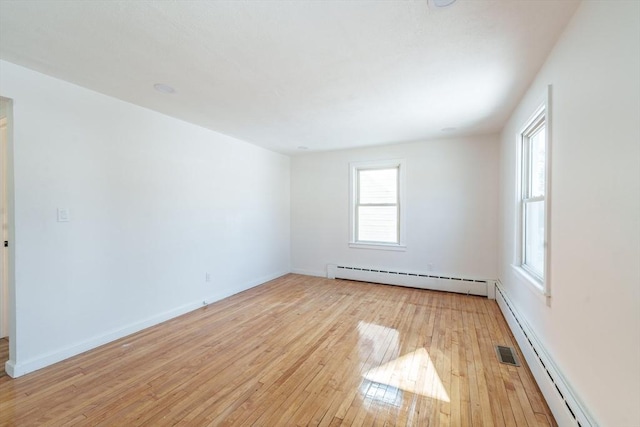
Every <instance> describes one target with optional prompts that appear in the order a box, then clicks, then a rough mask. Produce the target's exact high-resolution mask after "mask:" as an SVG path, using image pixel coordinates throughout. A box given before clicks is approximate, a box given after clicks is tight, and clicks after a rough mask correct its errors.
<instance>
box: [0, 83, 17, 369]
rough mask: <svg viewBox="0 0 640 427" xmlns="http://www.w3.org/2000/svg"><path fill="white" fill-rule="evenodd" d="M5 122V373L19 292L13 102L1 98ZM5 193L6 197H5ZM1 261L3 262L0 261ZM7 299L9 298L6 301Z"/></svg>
mask: <svg viewBox="0 0 640 427" xmlns="http://www.w3.org/2000/svg"><path fill="white" fill-rule="evenodd" d="M0 103H1V110H2V114H1V115H2V121H3V122H4V123H3V124H4V126H5V129H6V132H5V135H6V140H5V144H4V147H2V146H0V173H1V174H2V178H3V179H2V181H4V186H3V188H0V199H2V200H0V206H2V205H4V206H3V208H4V212H5V215H6V224H7V227H6V230H3V232H2V233H1V234H3V236H2V237H3V239H2V241H1V242H0V244H2V243H4V240H7V241H8V242H9V247H8V248H6V249H5V248H4V247H2V250H3V254H2V255H3V256H4V257H5V258H4V259H6V264H3V267H5V268H3V271H6V273H4V274H3V276H4V277H0V292H2V293H3V294H2V302H3V304H2V307H0V311H2V313H1V314H0V315H1V316H2V319H0V323H2V328H3V331H2V332H3V334H2V335H5V334H4V332H6V335H5V336H8V337H9V361H8V362H7V364H6V365H5V370H7V369H9V370H10V367H11V366H13V364H12V363H11V361H15V359H16V349H17V343H16V289H15V213H14V212H15V209H14V171H13V100H12V99H10V98H5V97H2V96H0ZM2 193H4V194H2ZM0 261H2V259H0ZM5 297H6V298H5Z"/></svg>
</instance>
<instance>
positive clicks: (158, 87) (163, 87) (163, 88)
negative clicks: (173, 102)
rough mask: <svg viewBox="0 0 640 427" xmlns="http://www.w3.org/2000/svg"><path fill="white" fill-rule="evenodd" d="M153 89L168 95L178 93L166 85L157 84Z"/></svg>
mask: <svg viewBox="0 0 640 427" xmlns="http://www.w3.org/2000/svg"><path fill="white" fill-rule="evenodd" d="M153 88H154V89H155V90H157V91H158V92H160V93H167V94H170V93H176V90H175V89H174V88H172V87H171V86H169V85H166V84H164V83H156V84H154V85H153Z"/></svg>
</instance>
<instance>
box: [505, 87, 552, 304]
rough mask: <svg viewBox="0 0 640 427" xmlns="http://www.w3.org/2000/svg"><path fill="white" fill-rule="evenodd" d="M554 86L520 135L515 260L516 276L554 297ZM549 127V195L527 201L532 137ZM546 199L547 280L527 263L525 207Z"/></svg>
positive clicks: (546, 156)
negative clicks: (552, 221)
mask: <svg viewBox="0 0 640 427" xmlns="http://www.w3.org/2000/svg"><path fill="white" fill-rule="evenodd" d="M550 96H551V86H548V87H547V89H546V91H545V93H544V96H543V100H542V102H541V103H540V104H539V105H538V107H537V108H536V109H535V111H534V113H533V114H532V115H531V116H530V117H529V119H528V120H527V121H526V122H525V124H524V126H523V127H522V129H521V130H520V132H518V135H517V155H516V198H515V200H516V215H515V217H516V230H515V237H516V238H515V260H514V263H513V268H514V270H515V271H516V273H517V274H518V275H519V276H520V277H521V278H522V279H523V280H524V282H525V283H526V284H528V285H530V286H531V287H532V288H533V289H535V290H536V291H537V293H539V294H540V295H543V296H544V297H546V298H550V297H551V280H550V279H551V278H550V266H549V261H550V244H549V243H550V236H551V233H550V231H551V223H550V216H551V215H550V212H551V203H550V201H551V120H550V116H551V115H550ZM541 126H544V127H545V144H546V147H545V194H544V196H542V197H534V198H526V197H525V196H527V194H526V191H525V186H526V185H528V183H529V176H528V175H529V171H528V168H527V167H526V166H525V162H526V161H527V160H528V158H527V156H528V155H529V149H528V148H527V147H526V146H527V145H528V143H529V137H530V136H532V135H533V134H535V133H536V131H537V130H538V129H539V128H540V127H541ZM540 200H544V271H543V277H540V276H539V275H537V274H535V273H534V272H533V271H532V270H531V269H529V268H527V266H526V265H525V264H524V245H525V240H524V233H525V209H524V208H525V205H526V204H527V203H529V202H535V201H540Z"/></svg>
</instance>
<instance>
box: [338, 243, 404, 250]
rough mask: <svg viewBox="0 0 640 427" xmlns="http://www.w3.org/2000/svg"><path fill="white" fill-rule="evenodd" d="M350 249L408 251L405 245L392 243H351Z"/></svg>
mask: <svg viewBox="0 0 640 427" xmlns="http://www.w3.org/2000/svg"><path fill="white" fill-rule="evenodd" d="M349 247H350V248H354V249H375V250H379V251H401V252H404V251H406V250H407V247H406V246H405V245H396V244H392V243H357V242H349Z"/></svg>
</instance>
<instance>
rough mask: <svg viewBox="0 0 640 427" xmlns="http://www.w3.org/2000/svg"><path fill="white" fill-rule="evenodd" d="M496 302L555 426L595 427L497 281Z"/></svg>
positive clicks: (595, 424)
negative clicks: (547, 406) (554, 420)
mask: <svg viewBox="0 0 640 427" xmlns="http://www.w3.org/2000/svg"><path fill="white" fill-rule="evenodd" d="M496 301H497V303H498V306H499V307H500V310H501V311H502V314H503V315H504V317H505V319H506V321H507V324H508V325H509V328H510V329H511V331H512V332H513V335H514V336H515V338H516V340H517V341H518V345H519V346H520V349H521V350H522V354H523V355H524V358H525V359H526V361H527V364H528V365H529V368H530V369H531V372H532V373H533V376H534V377H535V379H536V382H537V383H538V387H540V391H542V394H543V395H544V397H545V399H546V401H547V404H548V405H549V408H550V409H551V412H552V413H553V416H554V417H555V419H556V422H557V423H558V425H559V426H571V425H573V426H579V427H597V426H598V424H597V423H596V422H595V421H594V420H593V418H592V417H591V416H590V415H589V413H588V411H587V410H586V408H585V407H584V406H583V405H582V404H581V403H580V401H579V400H578V399H577V398H576V396H575V393H574V392H573V389H572V387H571V386H570V385H569V384H568V383H567V381H566V380H565V379H564V377H563V375H562V374H561V373H560V371H559V370H558V368H557V367H556V365H555V363H554V362H553V360H552V359H551V357H550V356H549V354H548V353H547V351H546V350H545V348H544V347H543V346H542V344H541V343H540V341H539V340H538V339H537V337H536V335H535V334H534V332H533V330H532V329H531V327H530V326H529V325H528V324H527V323H526V322H525V321H524V319H523V318H522V316H521V315H520V314H519V313H518V311H517V310H516V308H515V306H514V305H513V304H512V303H511V301H510V300H509V298H508V297H507V295H506V293H505V292H504V290H503V289H502V288H501V286H500V283H499V282H498V283H497V284H496Z"/></svg>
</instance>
